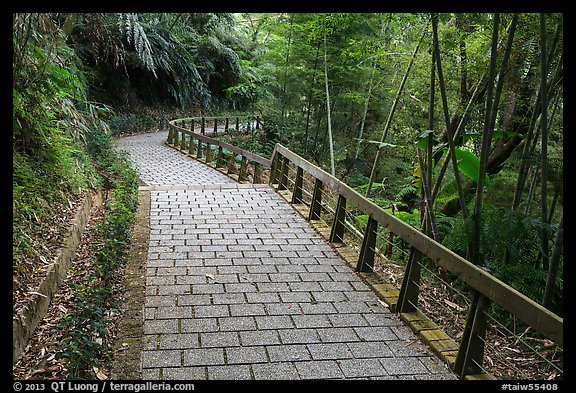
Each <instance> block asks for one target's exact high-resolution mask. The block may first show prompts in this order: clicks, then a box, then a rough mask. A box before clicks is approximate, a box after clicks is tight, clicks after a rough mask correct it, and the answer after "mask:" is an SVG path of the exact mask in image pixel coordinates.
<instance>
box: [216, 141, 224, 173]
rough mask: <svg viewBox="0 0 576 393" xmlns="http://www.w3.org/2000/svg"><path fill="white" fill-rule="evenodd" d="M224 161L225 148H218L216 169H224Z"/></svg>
mask: <svg viewBox="0 0 576 393" xmlns="http://www.w3.org/2000/svg"><path fill="white" fill-rule="evenodd" d="M223 159H224V148H223V147H222V146H218V155H217V156H216V168H222V167H223V166H224V165H222V160H223Z"/></svg>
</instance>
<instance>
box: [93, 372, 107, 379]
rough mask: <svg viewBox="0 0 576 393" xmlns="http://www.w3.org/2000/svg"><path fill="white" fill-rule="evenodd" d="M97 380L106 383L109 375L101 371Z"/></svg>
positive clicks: (97, 375)
mask: <svg viewBox="0 0 576 393" xmlns="http://www.w3.org/2000/svg"><path fill="white" fill-rule="evenodd" d="M96 378H98V379H99V380H101V381H105V380H107V379H108V375H106V374H104V372H103V371H102V370H99V371H98V372H97V373H96Z"/></svg>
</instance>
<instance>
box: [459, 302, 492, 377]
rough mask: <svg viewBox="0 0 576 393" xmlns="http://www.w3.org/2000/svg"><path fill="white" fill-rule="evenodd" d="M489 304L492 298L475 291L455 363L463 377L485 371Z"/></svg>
mask: <svg viewBox="0 0 576 393" xmlns="http://www.w3.org/2000/svg"><path fill="white" fill-rule="evenodd" d="M489 304H490V299H488V298H487V297H486V296H484V295H483V294H481V293H480V292H479V291H474V295H473V297H472V303H470V308H469V309H468V316H467V318H466V325H465V326H464V334H463V335H462V339H461V341H460V347H459V348H458V354H457V355H456V362H455V363H454V372H455V373H456V374H457V375H458V376H460V377H461V378H464V377H465V376H466V375H476V374H481V373H483V370H482V362H483V359H484V346H485V338H486V327H487V317H486V313H485V311H486V310H487V309H488V306H489Z"/></svg>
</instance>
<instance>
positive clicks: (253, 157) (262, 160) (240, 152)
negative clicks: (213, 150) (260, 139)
mask: <svg viewBox="0 0 576 393" xmlns="http://www.w3.org/2000/svg"><path fill="white" fill-rule="evenodd" d="M249 118H251V117H250V116H222V117H217V116H212V117H207V116H204V117H186V118H181V119H175V120H171V121H169V122H168V124H169V126H170V128H171V130H176V131H179V132H181V133H184V134H185V135H188V136H190V137H192V138H194V139H196V140H199V141H201V142H203V143H206V144H209V145H212V146H217V147H221V148H224V149H226V150H228V151H230V152H232V153H234V154H236V155H241V156H242V157H246V159H247V160H251V161H254V162H257V163H258V164H260V165H262V166H264V167H265V168H270V160H269V159H267V158H264V157H262V156H259V155H258V154H255V153H252V152H250V151H248V150H244V149H241V148H239V147H236V146H234V145H231V144H229V143H226V142H223V141H220V140H218V139H215V138H212V137H210V136H208V135H203V134H200V133H197V132H194V131H192V130H189V129H186V128H184V127H181V126H179V125H178V124H177V123H182V122H185V121H188V122H190V121H198V120H202V119H204V120H215V119H216V120H226V119H234V120H235V119H242V120H245V119H249ZM255 119H256V121H259V119H258V118H257V117H256V118H255ZM169 141H170V136H169Z"/></svg>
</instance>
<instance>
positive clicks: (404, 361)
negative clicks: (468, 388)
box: [118, 133, 456, 380]
mask: <svg viewBox="0 0 576 393" xmlns="http://www.w3.org/2000/svg"><path fill="white" fill-rule="evenodd" d="M166 137H167V134H166V133H151V134H141V135H136V136H131V137H126V138H122V139H120V140H119V141H118V148H119V149H122V150H125V151H127V152H129V154H130V156H131V159H132V160H133V161H134V163H135V164H136V166H137V167H138V169H139V171H140V178H141V180H142V181H143V182H145V183H146V184H147V185H149V186H151V187H150V189H151V212H150V243H149V250H148V265H147V277H146V301H145V313H144V315H145V321H144V334H145V335H144V352H143V356H142V370H143V373H142V377H143V378H144V379H258V380H260V379H332V378H335V379H343V378H346V379H352V378H361V379H456V377H455V375H454V374H453V373H452V372H451V371H450V370H449V369H448V368H447V367H446V366H445V365H444V364H443V363H442V362H441V361H440V360H439V359H438V358H436V357H435V356H434V355H433V354H432V353H431V351H429V350H428V349H427V347H425V346H424V345H423V344H422V343H421V342H420V340H419V339H418V337H417V336H416V335H415V334H414V333H413V332H412V331H411V330H410V328H408V327H407V326H405V325H404V324H403V323H402V322H401V321H400V320H399V319H398V318H397V317H396V315H394V314H392V313H391V312H390V311H389V310H388V308H387V307H386V306H385V305H384V304H383V303H382V302H380V300H379V299H378V297H377V296H376V295H375V294H374V293H373V292H372V291H371V290H370V288H369V287H368V286H367V285H366V284H365V283H364V282H363V281H362V280H361V279H360V278H359V277H358V276H357V275H356V274H355V273H354V272H353V271H352V269H351V268H350V267H349V266H348V265H347V264H346V262H345V261H343V260H342V259H341V258H340V257H339V256H338V254H337V253H336V252H335V251H334V250H333V249H332V248H331V247H330V245H329V244H328V243H327V242H326V241H325V240H324V239H323V238H322V237H321V236H320V235H319V234H318V233H317V232H316V231H315V230H314V229H312V228H311V227H310V226H309V225H308V223H307V222H306V220H304V218H302V217H301V216H300V215H299V214H298V213H297V212H296V211H295V210H293V209H292V207H291V206H290V205H289V204H287V203H286V202H285V201H284V200H283V199H282V198H281V197H280V196H279V195H278V194H276V192H275V191H274V190H273V189H272V188H270V187H269V186H267V185H251V184H250V185H249V184H238V183H236V182H234V181H233V180H232V179H230V178H228V177H227V176H225V175H223V174H221V173H220V172H218V171H216V170H214V169H212V168H209V167H208V166H206V165H204V164H202V163H200V162H198V161H195V160H193V159H191V158H188V157H186V156H184V155H183V154H181V153H179V152H177V151H175V150H174V149H171V148H169V147H166V146H164V145H163V142H164V141H165V140H166ZM154 186H161V187H154Z"/></svg>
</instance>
